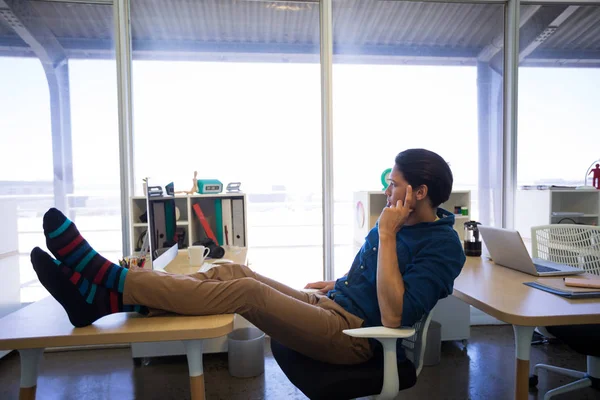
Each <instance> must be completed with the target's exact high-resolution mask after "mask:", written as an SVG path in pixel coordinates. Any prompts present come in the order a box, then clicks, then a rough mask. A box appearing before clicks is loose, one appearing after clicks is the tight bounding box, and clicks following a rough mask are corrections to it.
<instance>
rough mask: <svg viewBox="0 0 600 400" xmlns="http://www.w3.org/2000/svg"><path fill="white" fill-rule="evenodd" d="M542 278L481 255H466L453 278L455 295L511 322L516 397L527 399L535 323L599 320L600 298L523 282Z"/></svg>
mask: <svg viewBox="0 0 600 400" xmlns="http://www.w3.org/2000/svg"><path fill="white" fill-rule="evenodd" d="M544 279H548V278H538V277H535V276H532V275H527V274H524V273H522V272H519V271H515V270H512V269H509V268H505V267H502V266H499V265H495V264H494V263H493V262H491V261H489V260H487V258H484V257H467V262H466V263H465V266H464V268H463V270H462V272H461V274H460V275H459V276H458V278H456V280H455V281H454V292H453V294H454V296H456V297H457V298H459V299H461V300H463V301H465V302H466V303H469V304H470V305H472V306H474V307H476V308H478V309H480V310H482V311H484V312H485V313H487V314H489V315H491V316H492V317H494V318H497V319H499V320H501V321H504V322H507V323H509V324H512V325H513V330H514V334H515V349H516V354H515V356H516V378H515V398H516V399H517V400H525V399H527V394H528V388H529V355H530V353H531V339H532V336H533V330H534V329H535V327H536V326H549V325H577V324H600V299H581V300H568V299H566V298H563V297H560V296H557V295H554V294H551V293H547V292H544V291H542V290H538V289H534V288H532V287H529V286H526V285H524V284H523V282H531V281H539V282H543V281H544Z"/></svg>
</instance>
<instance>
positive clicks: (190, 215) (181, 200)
mask: <svg viewBox="0 0 600 400" xmlns="http://www.w3.org/2000/svg"><path fill="white" fill-rule="evenodd" d="M214 199H221V200H222V199H231V200H234V199H240V200H242V203H243V210H244V218H243V220H244V230H243V231H244V235H243V237H244V243H243V247H248V224H247V223H246V221H247V215H248V210H247V202H246V194H245V193H219V194H192V195H176V196H175V207H177V209H179V219H178V220H177V222H176V225H177V227H178V228H183V229H184V231H185V240H184V248H186V247H188V246H191V245H192V244H193V243H195V242H197V241H198V240H200V239H201V238H203V237H205V234H204V230H203V228H202V225H201V224H200V221H199V220H198V218H197V217H196V214H195V213H194V210H193V207H194V204H200V207H201V208H202V211H203V213H204V214H205V216H206V219H207V220H208V222H209V224H210V225H211V227H212V229H213V232H214V231H215V230H216V222H215V206H214V201H212V200H214ZM146 210H147V203H146V197H144V196H134V197H131V219H132V220H131V232H130V243H131V248H132V249H133V250H134V251H137V250H138V249H139V248H140V246H141V240H140V237H141V235H143V233H144V232H145V231H146V230H147V229H148V223H147V222H141V220H140V217H141V216H142V215H143V214H144V213H145V212H146Z"/></svg>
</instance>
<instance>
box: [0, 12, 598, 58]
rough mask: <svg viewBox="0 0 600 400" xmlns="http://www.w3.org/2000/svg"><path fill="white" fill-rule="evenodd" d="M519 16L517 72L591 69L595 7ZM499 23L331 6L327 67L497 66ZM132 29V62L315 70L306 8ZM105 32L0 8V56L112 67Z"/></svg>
mask: <svg viewBox="0 0 600 400" xmlns="http://www.w3.org/2000/svg"><path fill="white" fill-rule="evenodd" d="M3 6H4V7H3ZM521 15H522V17H523V21H522V28H521V39H522V41H521V48H522V49H527V50H526V51H524V52H523V54H522V64H523V65H544V66H573V67H600V7H597V6H581V7H576V6H571V7H567V6H543V7H542V6H533V5H524V6H522V8H521ZM503 18H504V8H503V5H501V4H458V3H430V2H426V3H418V2H403V1H393V0H390V1H381V0H334V1H333V22H334V24H333V41H334V54H335V58H334V61H336V62H360V63H394V64H396V63H412V64H466V65H473V64H475V63H476V62H477V61H478V60H479V61H482V60H483V61H488V62H492V63H494V62H495V63H497V64H499V65H501V57H502V51H501V50H502V42H503V27H504V21H503ZM9 20H11V21H12V22H10V23H9V22H8V21H9ZM15 24H22V25H23V26H24V29H25V34H23V29H22V28H17V29H14V27H15ZM131 25H132V46H133V57H134V58H144V59H169V60H170V59H173V60H175V59H178V60H179V59H196V60H220V61H267V62H318V60H319V6H318V3H314V2H310V1H308V2H307V1H304V2H269V1H259V0H171V1H168V2H167V1H165V0H132V1H131ZM15 30H16V31H19V32H20V33H19V34H17V33H16V32H15ZM113 31H114V28H113V10H112V7H111V6H110V5H105V4H82V3H80V2H75V3H65V2H57V1H28V0H10V1H9V0H0V55H4V56H7V55H8V56H11V55H12V56H35V55H36V53H35V52H34V51H33V50H32V49H33V48H34V47H35V46H32V45H31V43H32V42H31V41H32V40H33V41H34V43H37V42H39V43H42V45H43V44H44V43H45V42H48V41H49V40H50V41H53V42H54V43H57V44H58V46H52V51H62V52H64V57H71V58H112V57H114V41H113V35H114V32H113ZM29 33H31V35H29V36H28V34H29ZM23 37H24V38H25V41H24V40H23V39H22V38H23ZM57 49H58V50H57ZM38 51H39V50H38Z"/></svg>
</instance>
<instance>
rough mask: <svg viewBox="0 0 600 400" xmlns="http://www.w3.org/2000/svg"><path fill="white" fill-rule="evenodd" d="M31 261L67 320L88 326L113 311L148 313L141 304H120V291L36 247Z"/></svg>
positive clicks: (74, 323)
mask: <svg viewBox="0 0 600 400" xmlns="http://www.w3.org/2000/svg"><path fill="white" fill-rule="evenodd" d="M31 264H32V265H33V269H34V270H35V272H36V274H37V276H38V278H39V280H40V282H41V283H42V285H44V287H45V288H46V289H47V290H48V292H50V294H51V295H52V296H53V297H54V298H55V299H56V300H57V301H58V302H59V303H60V304H61V305H62V306H63V308H64V309H65V311H66V312H67V315H68V316H69V320H70V321H71V323H72V324H73V325H74V326H76V327H82V326H87V325H90V324H92V323H94V322H95V321H96V320H98V319H100V318H102V317H104V316H105V315H108V314H113V313H116V312H122V311H138V312H140V313H142V314H147V313H148V310H147V308H146V307H143V306H129V305H123V295H122V294H121V293H118V292H116V291H113V290H109V289H107V288H105V287H102V286H98V285H96V284H94V283H90V282H89V281H87V279H86V278H85V277H83V276H82V275H81V274H79V273H78V272H76V271H73V270H72V269H70V268H67V267H66V266H65V265H63V264H61V262H60V261H57V260H55V259H53V258H52V257H50V255H49V254H48V253H46V252H45V251H43V250H42V249H40V248H39V247H36V248H34V249H33V250H32V251H31ZM83 281H85V282H83Z"/></svg>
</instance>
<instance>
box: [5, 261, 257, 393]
mask: <svg viewBox="0 0 600 400" xmlns="http://www.w3.org/2000/svg"><path fill="white" fill-rule="evenodd" d="M224 258H228V259H230V260H232V261H234V262H240V263H245V262H246V250H245V249H242V250H240V251H233V250H232V251H229V250H228V252H227V253H226V254H225V256H224ZM165 270H166V271H168V272H170V273H183V274H189V273H193V272H196V271H197V270H198V268H197V267H196V268H191V267H189V264H187V255H186V253H185V252H179V254H178V255H177V257H176V258H175V259H174V260H173V261H172V262H171V263H170V264H169V265H168V266H167V268H165ZM233 317H234V316H233V314H227V315H210V316H197V317H196V316H182V315H167V316H157V317H152V318H147V317H144V316H141V315H140V314H136V313H118V314H111V315H107V316H106V317H103V318H101V319H99V320H98V321H96V322H95V323H94V324H93V325H90V326H86V327H84V328H75V327H73V325H71V323H70V322H69V319H68V317H67V314H66V313H65V311H64V310H63V308H62V306H61V305H60V304H59V303H58V302H57V301H56V300H54V298H52V297H51V296H49V297H47V298H45V299H43V300H40V301H38V302H36V303H33V304H31V305H29V306H27V307H24V308H22V309H20V310H19V311H16V312H14V313H12V314H9V315H7V316H5V317H4V318H2V319H0V350H18V351H19V354H20V356H21V390H20V395H19V398H20V399H21V400H29V399H35V392H36V387H37V377H38V367H39V363H40V361H41V359H42V355H43V353H44V348H46V347H68V346H83V345H99V344H118V343H137V342H160V341H175V340H180V341H182V342H183V343H184V346H185V350H186V354H187V360H188V367H189V374H190V391H191V395H192V399H194V400H196V399H204V371H203V367H202V342H203V339H208V338H216V337H220V336H223V335H227V334H228V333H230V332H231V331H232V330H233Z"/></svg>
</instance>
